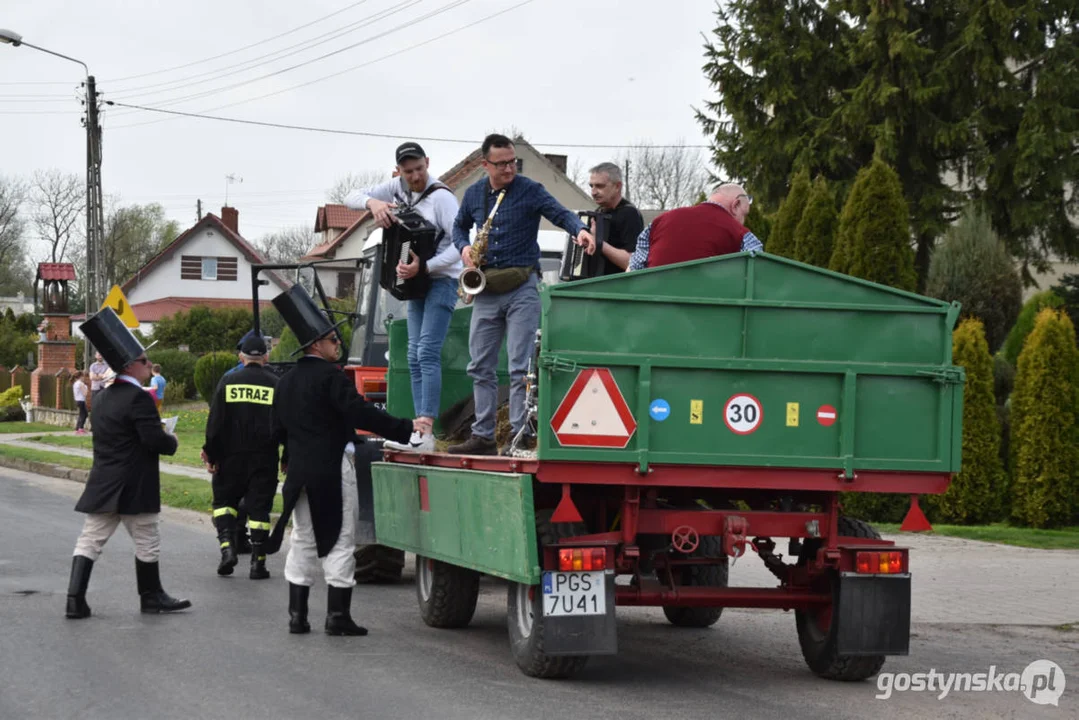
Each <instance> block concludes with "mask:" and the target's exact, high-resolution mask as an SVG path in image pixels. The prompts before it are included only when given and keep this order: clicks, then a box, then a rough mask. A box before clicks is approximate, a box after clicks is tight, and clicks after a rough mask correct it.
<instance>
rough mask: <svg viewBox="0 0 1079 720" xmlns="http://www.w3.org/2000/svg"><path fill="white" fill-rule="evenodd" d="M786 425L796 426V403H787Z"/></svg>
mask: <svg viewBox="0 0 1079 720" xmlns="http://www.w3.org/2000/svg"><path fill="white" fill-rule="evenodd" d="M787 427H798V403H787Z"/></svg>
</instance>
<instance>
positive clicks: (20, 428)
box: [0, 420, 75, 435]
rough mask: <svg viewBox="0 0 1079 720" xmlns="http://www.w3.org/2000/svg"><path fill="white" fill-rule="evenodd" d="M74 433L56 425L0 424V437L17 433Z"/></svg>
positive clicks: (20, 422) (23, 422) (19, 422)
mask: <svg viewBox="0 0 1079 720" xmlns="http://www.w3.org/2000/svg"><path fill="white" fill-rule="evenodd" d="M65 430H66V431H68V432H75V431H74V430H71V429H70V428H62V427H58V426H56V425H47V424H46V423H28V422H25V421H22V420H20V421H18V422H0V435H18V434H19V433H43V432H63V431H65Z"/></svg>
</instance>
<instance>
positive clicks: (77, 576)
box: [65, 555, 94, 620]
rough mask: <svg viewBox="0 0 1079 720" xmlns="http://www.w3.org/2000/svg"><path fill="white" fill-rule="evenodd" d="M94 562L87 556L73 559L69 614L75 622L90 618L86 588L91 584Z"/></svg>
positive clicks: (69, 586) (68, 602)
mask: <svg viewBox="0 0 1079 720" xmlns="http://www.w3.org/2000/svg"><path fill="white" fill-rule="evenodd" d="M93 569H94V561H93V560H91V559H90V558H88V557H86V556H85V555H76V556H74V557H73V558H71V580H70V581H69V582H68V585H67V612H66V613H65V615H66V616H67V617H69V618H72V619H73V620H78V619H80V618H87V617H90V606H89V605H87V604H86V588H87V586H88V585H89V584H90V571H92V570H93Z"/></svg>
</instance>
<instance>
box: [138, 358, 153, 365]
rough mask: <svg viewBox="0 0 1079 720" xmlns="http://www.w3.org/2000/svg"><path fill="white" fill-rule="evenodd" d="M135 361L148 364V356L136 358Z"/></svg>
mask: <svg viewBox="0 0 1079 720" xmlns="http://www.w3.org/2000/svg"><path fill="white" fill-rule="evenodd" d="M135 362H137V363H142V364H143V365H149V364H150V358H144V357H141V358H139V359H138V360H136V361H135Z"/></svg>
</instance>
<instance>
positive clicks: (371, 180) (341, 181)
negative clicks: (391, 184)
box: [326, 170, 390, 205]
mask: <svg viewBox="0 0 1079 720" xmlns="http://www.w3.org/2000/svg"><path fill="white" fill-rule="evenodd" d="M389 179H390V173H388V172H382V171H381V170H362V171H360V172H358V173H349V174H348V175H345V176H344V177H342V178H338V180H337V182H335V183H334V184H333V187H332V188H330V189H329V190H327V191H326V199H327V200H329V201H330V202H332V203H337V204H338V205H341V204H343V203H344V202H345V198H346V197H348V194H349V193H350V192H352V191H353V190H359V189H361V188H365V187H371V186H372V185H377V184H379V183H382V182H386V181H387V180H389Z"/></svg>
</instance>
